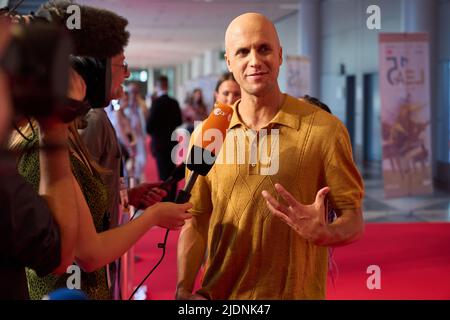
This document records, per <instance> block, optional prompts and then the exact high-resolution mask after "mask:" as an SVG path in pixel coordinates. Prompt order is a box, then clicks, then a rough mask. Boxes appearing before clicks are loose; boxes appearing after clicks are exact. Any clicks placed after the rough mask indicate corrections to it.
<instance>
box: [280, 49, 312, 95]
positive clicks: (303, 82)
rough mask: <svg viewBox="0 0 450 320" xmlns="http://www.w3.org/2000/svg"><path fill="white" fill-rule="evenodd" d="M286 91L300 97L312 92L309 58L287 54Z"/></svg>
mask: <svg viewBox="0 0 450 320" xmlns="http://www.w3.org/2000/svg"><path fill="white" fill-rule="evenodd" d="M286 65H287V75H286V82H287V85H286V92H287V93H288V94H290V95H291V96H293V97H297V98H300V97H302V96H304V95H305V94H310V83H311V71H310V62H309V59H308V58H306V57H303V56H287V57H286Z"/></svg>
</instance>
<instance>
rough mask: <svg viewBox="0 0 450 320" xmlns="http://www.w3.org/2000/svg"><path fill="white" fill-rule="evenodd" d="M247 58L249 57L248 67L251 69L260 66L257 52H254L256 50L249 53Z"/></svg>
mask: <svg viewBox="0 0 450 320" xmlns="http://www.w3.org/2000/svg"><path fill="white" fill-rule="evenodd" d="M249 57H250V66H251V67H254V68H256V67H259V66H260V64H261V62H260V57H259V54H258V52H256V50H252V51H250V55H249Z"/></svg>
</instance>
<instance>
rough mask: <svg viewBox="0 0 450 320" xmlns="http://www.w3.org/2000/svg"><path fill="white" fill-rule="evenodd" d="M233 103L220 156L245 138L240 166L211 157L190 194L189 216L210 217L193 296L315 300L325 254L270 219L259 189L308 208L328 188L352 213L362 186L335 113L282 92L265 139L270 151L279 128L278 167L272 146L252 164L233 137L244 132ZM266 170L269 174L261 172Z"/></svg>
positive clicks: (321, 289) (321, 291)
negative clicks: (280, 189)
mask: <svg viewBox="0 0 450 320" xmlns="http://www.w3.org/2000/svg"><path fill="white" fill-rule="evenodd" d="M238 106H239V101H238V102H236V104H235V105H234V106H233V108H234V110H235V112H234V114H233V117H232V119H231V123H230V130H229V134H228V135H227V137H226V139H225V142H224V145H223V147H222V149H221V153H225V154H227V153H230V150H233V149H234V151H235V152H234V154H231V156H230V157H229V158H234V160H239V159H240V158H239V154H240V153H239V152H238V149H239V148H240V146H241V145H240V143H242V141H244V142H245V141H247V142H246V144H247V148H246V153H247V154H246V157H245V161H224V159H226V156H223V154H219V158H221V159H222V160H221V161H218V162H216V163H215V165H214V166H213V168H212V169H211V171H210V172H209V174H208V175H207V176H206V177H201V176H200V177H199V179H198V180H197V182H196V184H195V186H194V188H193V190H192V197H191V200H190V202H192V203H193V205H194V207H193V209H192V210H191V212H192V213H193V214H194V215H210V226H209V232H208V250H207V253H208V259H207V262H206V270H205V274H204V278H203V282H202V289H201V290H200V291H199V292H200V293H201V294H203V295H205V296H207V297H209V298H211V299H323V298H325V287H326V276H327V270H328V255H327V252H328V249H327V248H326V247H319V246H316V245H313V244H312V243H310V242H308V241H306V240H304V239H303V238H301V237H300V236H299V235H298V234H297V233H295V232H294V231H293V230H292V229H291V228H290V227H289V226H288V225H286V224H285V223H284V222H282V221H281V220H280V219H278V218H276V217H274V216H272V215H271V213H270V212H269V209H268V208H267V206H266V203H265V200H264V198H263V197H262V195H261V191H262V190H267V191H269V192H270V193H271V194H272V195H274V196H276V195H277V193H276V191H275V188H274V185H275V183H277V182H278V183H281V184H282V185H283V186H284V187H285V188H286V189H287V190H288V191H289V192H290V193H292V194H293V196H294V197H295V198H296V199H297V200H298V201H299V202H300V203H302V204H311V203H313V202H314V200H315V196H316V193H317V191H319V189H321V188H322V187H324V186H329V187H330V189H331V190H330V193H329V199H330V201H331V203H332V205H333V207H334V208H335V209H357V208H360V207H361V202H362V198H363V182H362V179H361V176H360V174H359V172H358V170H357V168H356V166H355V164H354V162H353V159H352V150H351V145H350V141H349V137H348V134H347V130H346V128H345V127H344V125H343V124H342V122H341V121H339V120H338V119H337V118H336V117H335V116H333V115H331V114H328V113H327V112H325V111H323V110H321V109H319V108H317V107H316V106H313V105H311V104H308V103H307V102H305V101H300V100H298V99H295V98H293V97H291V96H288V95H285V99H284V102H283V105H282V107H281V109H280V111H279V112H278V113H277V114H276V116H275V117H274V118H273V119H272V121H271V122H270V123H269V125H268V127H267V137H266V140H267V141H268V143H267V146H269V147H267V148H266V149H267V150H270V146H273V145H276V143H275V142H276V141H277V139H276V137H275V136H274V135H276V133H275V131H271V130H270V129H278V130H279V131H278V134H279V135H278V137H279V140H278V144H279V158H278V161H279V162H278V168H276V165H274V162H276V161H277V159H276V154H275V153H274V152H277V150H276V148H272V150H271V152H269V151H267V153H266V154H270V157H266V158H265V159H264V161H260V163H256V164H255V163H252V162H254V161H252V160H251V157H250V152H249V151H248V150H251V148H249V147H248V144H249V141H250V139H249V138H247V139H241V138H240V137H242V134H243V133H244V134H245V133H246V132H247V131H248V130H249V129H247V128H245V125H244V124H243V123H242V121H241V120H240V117H239V115H238ZM263 140H264V139H261V138H259V139H258V140H254V141H263ZM230 143H231V144H232V145H231V147H230V145H229V144H230ZM257 145H258V143H256V146H257ZM257 149H258V150H259V149H261V148H257ZM239 150H242V149H239ZM256 154H258V152H256ZM256 159H257V160H262V157H261V156H259V157H257V158H256ZM240 160H242V159H240ZM230 162H231V163H230ZM233 162H234V163H233ZM261 162H263V163H261ZM270 166H272V171H273V172H271V170H267V168H268V167H270ZM273 168H275V169H277V170H275V169H273ZM264 169H266V171H265V172H264V174H261V173H262V172H263V171H264ZM277 199H278V200H279V201H281V202H282V200H281V199H280V197H277Z"/></svg>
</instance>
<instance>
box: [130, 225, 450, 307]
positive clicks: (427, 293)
mask: <svg viewBox="0 0 450 320" xmlns="http://www.w3.org/2000/svg"><path fill="white" fill-rule="evenodd" d="M178 234H179V232H171V233H170V235H169V240H168V242H169V243H168V247H167V253H166V258H165V259H164V261H163V263H162V264H161V265H160V266H159V267H158V269H157V270H156V271H155V272H154V273H153V274H152V275H151V276H150V277H149V279H148V280H147V282H146V285H147V287H148V291H147V298H148V299H152V300H159V299H173V297H174V292H175V287H176V241H177V239H178ZM163 237H164V231H163V230H161V229H159V228H156V229H153V230H151V231H149V232H148V233H147V235H146V236H145V237H144V238H142V239H141V240H140V241H139V243H138V244H137V245H136V249H135V250H136V254H138V255H139V257H140V258H142V259H143V260H142V261H140V262H138V263H137V264H136V266H135V270H136V271H135V272H136V273H135V283H136V284H138V283H139V282H140V281H141V280H142V279H143V278H144V276H145V275H146V274H147V272H148V271H150V269H151V268H152V267H153V265H154V264H155V263H156V262H157V261H158V259H159V257H160V252H161V249H158V248H156V246H157V243H158V242H159V241H161V240H162V239H163ZM449 245H450V223H410V224H401V223H398V224H368V225H366V232H365V235H364V238H363V239H361V240H360V241H358V242H356V243H354V244H351V245H349V246H346V247H341V248H337V249H336V250H335V252H334V257H335V261H336V263H337V265H338V275H337V277H335V285H334V286H333V284H332V283H331V280H330V279H329V284H328V294H327V299H332V300H335V299H338V300H339V299H450V250H449ZM370 265H378V266H379V267H380V269H381V277H380V280H381V289H380V290H377V289H374V290H369V289H368V288H367V286H366V283H367V278H368V277H369V276H370V274H367V273H366V272H367V267H368V266H370ZM334 273H335V274H336V272H334ZM329 278H330V277H329Z"/></svg>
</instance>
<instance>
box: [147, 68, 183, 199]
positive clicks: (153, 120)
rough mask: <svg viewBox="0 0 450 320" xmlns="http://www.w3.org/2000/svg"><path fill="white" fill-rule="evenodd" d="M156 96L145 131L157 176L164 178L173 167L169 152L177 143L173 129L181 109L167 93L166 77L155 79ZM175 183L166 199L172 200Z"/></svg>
mask: <svg viewBox="0 0 450 320" xmlns="http://www.w3.org/2000/svg"><path fill="white" fill-rule="evenodd" d="M156 89H157V95H158V97H157V98H156V99H155V100H154V101H153V103H152V107H151V108H150V114H149V117H148V119H147V133H148V134H149V135H150V136H151V137H152V141H151V145H150V149H151V151H152V153H153V156H154V157H155V159H156V164H157V166H158V173H159V178H160V179H161V180H165V179H167V178H168V177H169V176H170V173H171V172H172V170H173V169H174V168H175V163H174V161H172V158H171V153H172V150H173V148H174V147H175V146H176V145H177V141H172V140H171V137H172V133H173V131H174V130H175V129H176V128H177V127H178V126H179V125H181V124H182V118H181V110H180V105H179V104H178V101H177V100H175V99H173V98H171V97H169V96H168V94H167V89H168V79H167V77H165V76H161V77H159V78H158V80H157V81H156ZM175 196H176V185H174V186H173V187H172V189H171V190H170V191H169V193H168V196H167V198H166V200H174V199H175Z"/></svg>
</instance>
